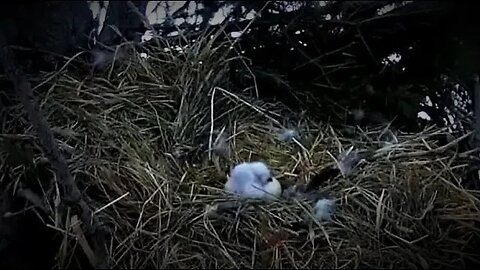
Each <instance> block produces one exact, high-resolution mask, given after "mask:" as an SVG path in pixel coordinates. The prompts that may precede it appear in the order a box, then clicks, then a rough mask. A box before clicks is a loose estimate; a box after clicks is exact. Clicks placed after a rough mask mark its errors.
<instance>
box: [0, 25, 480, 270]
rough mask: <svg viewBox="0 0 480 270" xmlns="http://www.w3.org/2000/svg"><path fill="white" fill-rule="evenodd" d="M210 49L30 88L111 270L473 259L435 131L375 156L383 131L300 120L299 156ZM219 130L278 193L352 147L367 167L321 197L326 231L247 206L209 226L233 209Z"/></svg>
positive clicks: (452, 157)
mask: <svg viewBox="0 0 480 270" xmlns="http://www.w3.org/2000/svg"><path fill="white" fill-rule="evenodd" d="M217 34H218V35H219V34H220V32H219V33H217ZM213 40H214V39H209V38H207V36H203V38H199V40H198V41H197V42H196V43H195V44H194V45H192V47H190V48H189V49H187V51H186V53H185V54H173V53H171V52H164V51H163V50H162V49H160V48H159V47H155V46H151V47H147V48H146V49H147V50H148V51H149V55H150V58H148V59H147V60H145V59H144V58H142V57H140V54H138V53H134V54H133V56H132V57H131V58H129V60H128V62H126V63H124V64H122V65H121V66H119V67H116V68H114V69H111V70H106V71H105V73H104V74H102V75H98V76H96V77H95V78H93V80H86V79H83V78H82V77H81V76H78V75H75V72H71V71H69V69H68V68H67V69H65V70H64V71H62V72H60V73H58V74H45V75H44V76H42V78H41V79H40V80H39V82H38V83H40V82H43V81H45V80H46V78H50V77H51V80H50V81H49V83H46V84H45V85H44V86H43V87H39V89H43V88H45V91H41V92H40V93H38V95H39V96H40V97H41V100H42V107H43V109H44V111H45V113H46V115H47V116H48V121H49V123H50V124H51V126H52V127H53V129H54V131H55V134H56V137H57V139H58V140H59V142H60V145H61V148H62V151H63V153H64V154H65V155H66V156H67V158H68V159H69V162H70V168H71V170H72V173H73V174H74V176H75V179H76V181H77V183H78V184H79V185H80V186H81V189H82V190H83V192H84V195H85V196H86V197H87V198H89V203H90V204H91V206H92V207H93V208H94V209H96V211H95V215H98V216H99V218H100V220H102V221H103V222H105V224H106V225H108V227H109V228H110V229H111V233H112V238H111V241H110V242H109V245H110V246H109V252H110V256H111V260H112V264H113V266H114V267H116V268H147V267H148V268H152V267H156V268H170V267H172V268H173V267H179V268H199V267H201V268H207V267H215V268H219V267H226V268H233V267H248V268H263V267H267V268H270V267H275V268H359V267H374V268H386V267H389V268H391V267H395V268H397V267H402V268H407V267H408V268H410V267H411V268H433V267H456V268H459V267H462V266H463V263H464V260H465V259H466V258H473V257H474V254H471V253H472V251H469V250H467V245H469V243H470V242H472V241H477V242H476V243H478V238H479V236H478V222H479V219H480V218H479V217H480V215H479V210H478V207H479V197H478V193H476V192H474V191H468V190H465V189H464V188H462V185H461V182H462V181H463V178H464V176H465V173H464V172H465V170H466V166H467V159H466V158H464V156H465V155H463V156H462V155H458V153H456V152H455V151H454V150H455V145H452V147H451V148H449V149H441V150H442V151H435V150H434V149H436V148H437V147H438V146H436V144H435V140H434V138H433V135H435V134H438V133H439V132H443V131H441V130H438V129H434V128H430V129H427V130H425V132H423V133H419V134H400V135H399V136H398V140H399V143H398V144H396V145H395V146H392V147H386V148H381V147H382V146H381V145H382V143H381V142H379V141H378V139H377V137H378V136H379V134H380V133H381V131H382V130H381V129H379V130H373V131H369V132H363V133H362V135H361V136H358V137H356V138H355V139H348V138H342V136H341V134H340V133H339V132H338V131H335V130H334V129H333V128H331V127H330V126H328V125H326V124H321V123H312V122H311V121H309V120H308V114H307V115H306V116H305V119H304V120H305V121H304V124H303V126H302V127H303V130H302V138H301V139H300V141H299V143H298V144H286V143H282V142H279V141H278V140H276V138H275V134H274V130H275V128H279V127H281V126H282V124H283V123H285V122H286V121H287V120H288V119H287V116H286V114H287V113H288V112H287V110H286V109H285V108H283V107H281V106H280V105H278V104H270V103H266V102H262V101H261V100H259V99H256V98H255V94H254V92H255V91H251V92H253V93H250V92H249V91H243V92H242V91H240V92H236V93H233V92H231V91H229V90H228V89H229V83H228V81H227V76H226V72H227V69H226V67H227V63H228V62H229V61H230V60H231V59H228V58H227V51H228V50H229V49H228V47H229V46H230V44H228V43H226V44H225V46H217V47H213V43H212V41H213ZM52 75H55V76H52ZM20 112H21V111H20V108H11V110H10V113H13V114H17V115H18V117H17V118H15V119H8V121H9V122H8V123H6V124H5V125H4V126H3V127H2V129H3V130H2V133H3V134H22V133H24V132H25V130H27V133H30V129H29V124H28V121H27V120H26V119H25V118H24V117H23V116H22V115H21V114H20ZM5 119H7V118H5ZM212 119H213V121H212ZM224 127H225V130H226V131H227V132H228V134H229V138H228V142H229V144H230V145H231V147H232V149H233V150H234V151H232V155H231V157H230V158H231V162H225V161H223V163H222V166H224V167H225V168H227V167H228V166H229V165H230V163H233V162H238V161H240V160H256V159H263V160H265V161H266V162H267V163H268V164H269V165H270V166H271V167H272V169H273V170H274V172H275V175H276V176H278V179H279V180H280V181H281V182H282V183H284V184H293V183H295V182H297V181H306V180H308V179H309V177H311V175H313V174H314V173H315V172H317V171H318V170H320V169H321V168H323V167H325V166H328V165H329V164H331V163H332V162H333V159H332V158H331V156H337V155H338V153H339V150H341V149H346V148H348V147H350V146H351V145H355V146H356V147H357V148H361V149H367V150H368V151H371V153H375V154H376V156H375V157H374V158H372V159H369V161H368V162H364V163H363V164H362V165H361V166H360V167H359V168H358V169H357V170H356V171H355V172H354V173H353V174H352V175H350V176H348V177H346V178H343V177H337V178H336V179H333V180H331V181H330V182H328V183H324V185H322V189H323V190H324V191H327V192H329V193H330V194H332V195H333V196H335V198H336V199H337V205H338V207H337V213H336V217H335V220H334V222H332V223H318V222H317V221H314V220H313V219H311V218H310V217H309V215H308V213H309V209H308V208H309V206H308V205H307V204H305V203H303V202H297V201H295V202H293V201H289V202H287V201H277V202H258V201H247V202H245V204H244V205H243V206H242V207H240V208H239V209H237V210H238V211H236V212H235V213H226V214H224V215H222V216H221V217H219V218H218V217H217V218H211V217H208V216H207V215H206V214H205V208H206V206H207V205H210V204H212V203H214V202H217V201H222V200H229V198H228V197H227V196H225V195H224V194H222V192H221V189H222V187H223V183H224V181H225V179H224V176H223V175H219V174H218V172H217V170H215V167H214V166H213V164H212V162H211V161H209V160H208V151H207V150H208V145H209V142H210V141H212V138H210V133H211V131H212V130H214V131H218V130H221V129H222V128H224ZM30 135H34V134H30ZM26 138H30V137H28V136H27V137H26ZM213 139H215V138H213ZM40 156H41V154H40V153H38V151H37V154H36V157H37V161H38V157H40ZM13 173H14V176H15V177H17V178H20V176H21V175H22V174H23V171H21V170H16V171H14V172H13ZM46 193H47V195H48V196H49V197H50V200H51V209H52V211H51V213H50V215H51V220H47V221H46V223H48V224H49V226H51V227H54V228H57V230H59V231H60V230H62V231H64V232H65V233H64V235H65V239H66V241H65V242H64V243H63V244H62V246H61V248H60V249H59V260H58V261H59V265H60V267H67V266H69V265H70V264H71V263H72V262H73V260H71V256H72V254H79V253H82V252H83V251H82V250H81V247H80V246H79V245H77V240H75V238H74V237H71V236H69V234H67V232H69V233H70V234H71V233H73V231H72V230H73V228H72V227H73V225H70V226H67V225H68V224H64V222H59V221H58V219H57V222H55V218H57V217H56V216H55V211H54V209H55V207H54V206H53V198H55V194H56V192H55V190H54V189H53V191H52V192H51V193H48V192H46ZM247 205H250V206H251V207H247ZM68 220H70V219H68ZM67 240H68V241H67ZM469 252H470V253H469Z"/></svg>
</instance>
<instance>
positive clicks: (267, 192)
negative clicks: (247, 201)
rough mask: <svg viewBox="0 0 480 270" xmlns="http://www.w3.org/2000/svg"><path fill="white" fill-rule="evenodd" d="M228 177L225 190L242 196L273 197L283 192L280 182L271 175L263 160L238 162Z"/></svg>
mask: <svg viewBox="0 0 480 270" xmlns="http://www.w3.org/2000/svg"><path fill="white" fill-rule="evenodd" d="M227 178H228V180H227V182H226V183H225V190H226V191H227V192H230V193H233V194H236V195H239V196H241V197H250V198H268V199H273V198H278V197H279V196H280V195H281V193H282V187H281V185H280V182H278V180H277V179H275V178H274V177H273V176H272V175H271V172H270V170H269V169H268V167H267V165H265V163H263V162H259V161H256V162H244V163H241V164H238V165H237V166H235V167H234V168H233V169H232V170H231V171H230V174H229V175H228V176H227Z"/></svg>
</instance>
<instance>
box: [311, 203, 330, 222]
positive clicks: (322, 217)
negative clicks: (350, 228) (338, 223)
mask: <svg viewBox="0 0 480 270" xmlns="http://www.w3.org/2000/svg"><path fill="white" fill-rule="evenodd" d="M334 211H335V201H334V200H331V199H327V198H323V199H320V200H318V201H317V202H316V203H315V206H314V207H313V214H314V216H315V218H317V219H318V220H319V221H331V220H332V215H333V213H334Z"/></svg>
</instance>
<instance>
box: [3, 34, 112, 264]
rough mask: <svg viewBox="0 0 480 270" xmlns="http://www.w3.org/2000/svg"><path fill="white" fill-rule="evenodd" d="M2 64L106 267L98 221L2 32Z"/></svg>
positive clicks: (65, 200) (65, 194)
mask: <svg viewBox="0 0 480 270" xmlns="http://www.w3.org/2000/svg"><path fill="white" fill-rule="evenodd" d="M0 61H1V64H2V66H3V69H4V72H5V74H6V75H7V77H8V79H9V80H10V81H11V82H12V84H13V86H14V90H15V91H16V93H17V96H18V97H19V99H20V100H21V102H22V104H23V106H24V108H25V111H26V112H27V115H28V117H29V118H30V122H31V124H32V126H33V127H34V129H35V130H36V132H37V135H38V139H39V141H40V144H41V146H42V150H43V151H44V153H45V156H46V157H47V158H48V160H49V161H50V164H51V165H52V168H53V169H54V170H55V173H56V175H57V181H58V185H59V187H60V189H61V196H62V203H64V204H66V205H69V206H73V207H74V208H76V209H78V210H79V213H78V214H79V216H80V220H81V221H82V222H83V224H84V225H85V227H86V234H87V235H88V236H90V237H89V238H90V239H91V241H92V243H93V244H94V245H93V246H94V247H95V249H96V252H97V254H96V255H97V258H98V259H99V260H98V261H97V262H98V264H97V266H99V267H102V268H104V267H106V263H105V262H104V261H100V260H105V258H106V247H105V243H104V237H103V232H102V231H101V230H100V229H99V228H100V227H99V226H98V221H97V220H96V219H92V214H91V211H90V209H89V207H88V205H87V203H86V202H85V201H84V200H83V199H82V194H81V192H80V190H79V188H78V187H77V185H76V183H75V181H74V179H73V177H72V175H71V173H70V171H69V169H68V165H67V162H66V160H65V158H64V157H63V155H62V154H61V153H60V150H59V147H58V144H57V141H56V140H55V138H54V136H53V133H52V130H51V129H50V127H49V125H48V122H47V120H46V118H45V117H44V115H43V113H42V110H41V108H40V105H39V103H38V102H37V100H36V98H35V96H34V95H33V91H32V88H31V85H30V83H29V82H28V80H27V78H26V77H25V74H24V73H23V71H22V70H21V69H20V68H18V66H17V64H16V61H15V58H14V55H13V52H12V50H11V49H10V48H9V47H8V44H7V40H6V38H5V36H4V33H3V32H0Z"/></svg>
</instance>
